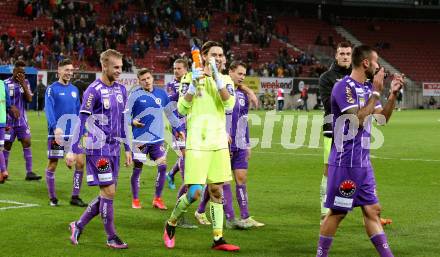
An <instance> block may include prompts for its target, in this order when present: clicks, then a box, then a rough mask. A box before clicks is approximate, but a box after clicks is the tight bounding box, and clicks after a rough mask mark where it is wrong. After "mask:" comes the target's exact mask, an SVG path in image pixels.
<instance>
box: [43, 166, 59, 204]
mask: <svg viewBox="0 0 440 257" xmlns="http://www.w3.org/2000/svg"><path fill="white" fill-rule="evenodd" d="M46 184H47V191H48V192H49V198H50V199H52V198H57V196H56V194H55V173H54V172H53V171H51V170H46Z"/></svg>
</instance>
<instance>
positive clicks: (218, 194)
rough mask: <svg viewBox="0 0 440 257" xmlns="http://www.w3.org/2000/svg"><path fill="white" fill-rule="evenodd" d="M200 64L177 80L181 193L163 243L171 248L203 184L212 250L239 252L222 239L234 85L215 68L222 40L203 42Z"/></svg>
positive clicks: (229, 167) (218, 62)
mask: <svg viewBox="0 0 440 257" xmlns="http://www.w3.org/2000/svg"><path fill="white" fill-rule="evenodd" d="M201 53H202V60H203V62H204V64H205V65H204V67H203V68H196V65H194V64H193V67H192V72H189V73H187V74H186V75H185V76H184V77H183V78H182V80H181V81H180V87H179V101H178V103H177V109H178V111H179V113H180V114H182V115H186V116H187V138H186V156H185V157H186V158H185V181H184V182H185V184H186V185H187V187H188V191H187V193H186V194H183V195H182V196H181V197H180V198H179V199H178V200H177V204H176V206H175V207H174V210H173V212H172V214H171V217H170V218H169V219H168V220H167V222H166V224H165V231H164V234H163V240H164V243H165V246H166V247H167V248H174V244H175V231H176V225H177V220H178V218H179V217H180V216H181V215H183V213H185V212H186V210H187V209H188V207H189V206H190V205H191V204H192V203H193V202H195V201H196V200H197V199H198V198H199V197H200V195H201V193H202V189H203V185H204V184H208V190H209V195H210V198H211V201H210V213H211V218H212V228H213V235H214V244H213V246H212V249H215V250H223V251H238V250H239V249H240V248H239V247H238V246H235V245H231V244H227V243H226V241H225V240H224V238H223V216H224V213H223V204H222V193H223V192H222V185H223V182H226V181H230V180H232V174H231V166H230V157H229V149H228V136H227V133H226V115H225V113H227V112H230V111H232V109H233V107H234V104H235V98H234V84H233V82H232V80H231V78H230V77H229V76H226V75H222V74H221V73H220V72H219V69H220V68H221V65H222V58H224V53H223V48H222V45H221V44H220V43H218V42H214V41H208V42H206V43H205V44H203V46H202V50H201Z"/></svg>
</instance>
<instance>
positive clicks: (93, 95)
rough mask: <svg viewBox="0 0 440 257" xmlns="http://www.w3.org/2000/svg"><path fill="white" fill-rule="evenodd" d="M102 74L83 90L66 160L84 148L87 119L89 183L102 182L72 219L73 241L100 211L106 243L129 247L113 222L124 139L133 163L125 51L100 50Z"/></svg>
mask: <svg viewBox="0 0 440 257" xmlns="http://www.w3.org/2000/svg"><path fill="white" fill-rule="evenodd" d="M100 62H101V67H102V75H101V78H99V79H97V80H95V81H94V82H92V84H90V85H89V87H88V88H87V90H86V91H85V92H84V96H83V101H82V105H81V109H80V114H79V119H80V122H78V123H77V124H76V127H75V130H74V134H73V136H74V139H73V140H72V147H71V149H70V152H69V153H68V154H67V155H66V163H67V165H68V166H72V165H73V164H74V162H75V159H76V157H75V154H80V153H82V152H83V150H82V149H81V147H80V146H79V144H80V138H81V135H82V134H83V133H84V126H85V124H86V122H87V140H86V144H85V145H86V146H85V147H86V149H85V151H86V163H87V165H86V167H87V184H88V185H89V186H97V185H98V186H99V188H100V193H99V196H98V197H96V198H95V199H94V200H92V201H91V202H90V203H89V206H88V207H87V209H86V211H85V212H84V213H83V214H82V216H81V217H80V218H79V220H77V221H74V222H72V223H70V230H71V236H70V240H71V242H72V244H74V245H77V244H78V239H79V236H80V235H81V232H82V231H83V230H84V227H85V226H86V225H87V224H88V223H89V222H90V221H91V220H92V219H93V218H94V217H95V216H97V215H98V214H101V218H102V221H103V223H104V229H105V232H106V234H107V246H109V247H111V248H116V249H124V248H127V247H128V246H127V244H126V243H124V242H123V241H122V240H121V239H120V238H119V237H118V236H117V235H116V230H115V226H114V214H113V213H114V210H113V198H114V196H115V193H116V183H117V180H118V174H119V157H120V142H121V141H122V142H124V147H125V160H126V161H125V165H131V164H132V156H131V151H130V147H129V145H128V143H127V142H128V141H127V137H126V131H127V124H126V122H125V121H124V114H123V112H124V110H125V104H126V100H127V91H126V89H125V87H124V86H123V85H121V84H119V83H117V82H116V81H117V80H118V78H119V76H120V74H121V73H122V54H121V53H119V52H118V51H116V50H113V49H108V50H106V51H104V52H102V53H101V56H100Z"/></svg>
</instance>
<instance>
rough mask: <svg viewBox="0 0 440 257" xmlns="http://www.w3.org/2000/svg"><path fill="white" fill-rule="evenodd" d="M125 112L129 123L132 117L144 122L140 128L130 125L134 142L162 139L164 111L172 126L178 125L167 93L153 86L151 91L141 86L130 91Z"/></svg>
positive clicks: (149, 142) (152, 141)
mask: <svg viewBox="0 0 440 257" xmlns="http://www.w3.org/2000/svg"><path fill="white" fill-rule="evenodd" d="M126 113H127V114H129V115H130V117H129V120H130V123H131V120H132V119H138V120H139V121H140V122H141V123H143V124H144V126H143V127H141V128H137V127H135V126H132V131H133V142H136V143H146V144H153V143H158V142H162V141H164V129H165V126H164V121H163V114H164V113H165V114H166V116H167V118H168V120H169V121H170V123H171V125H172V126H173V128H176V127H179V125H180V124H179V119H178V118H177V117H176V116H175V115H174V113H173V109H172V107H171V105H170V100H169V98H168V95H167V93H166V92H165V91H164V90H163V89H161V88H157V87H154V88H153V91H152V92H147V91H146V90H144V89H143V88H141V87H139V88H137V89H136V90H135V91H133V92H131V94H130V95H129V97H128V104H127V110H126Z"/></svg>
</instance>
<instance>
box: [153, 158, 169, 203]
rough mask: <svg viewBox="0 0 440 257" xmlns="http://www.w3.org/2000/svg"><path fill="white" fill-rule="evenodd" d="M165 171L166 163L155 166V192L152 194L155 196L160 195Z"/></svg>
mask: <svg viewBox="0 0 440 257" xmlns="http://www.w3.org/2000/svg"><path fill="white" fill-rule="evenodd" d="M166 173H167V165H166V164H160V165H158V166H157V178H156V192H155V195H154V196H155V197H160V196H161V195H162V190H163V186H164V185H165V179H166Z"/></svg>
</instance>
